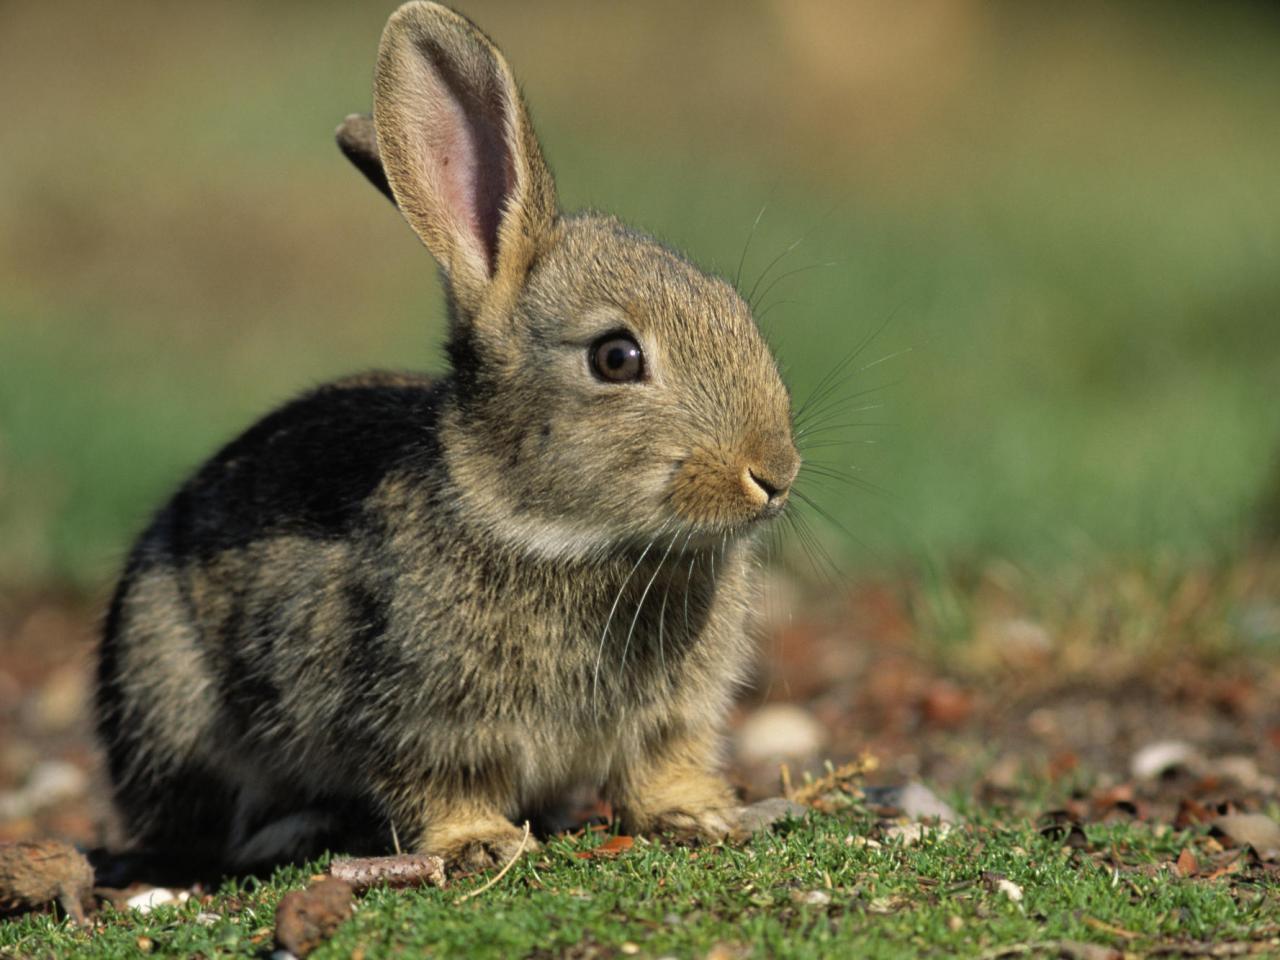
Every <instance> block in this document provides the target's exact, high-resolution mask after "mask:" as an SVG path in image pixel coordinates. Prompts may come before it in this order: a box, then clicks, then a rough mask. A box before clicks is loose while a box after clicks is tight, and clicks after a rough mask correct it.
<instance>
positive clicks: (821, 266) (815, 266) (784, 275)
mask: <svg viewBox="0 0 1280 960" xmlns="http://www.w3.org/2000/svg"><path fill="white" fill-rule="evenodd" d="M838 266H840V264H839V263H838V262H837V261H834V260H829V261H827V262H825V263H810V264H806V265H805V266H803V267H796V268H795V269H794V270H788V271H787V272H786V273H780V274H778V275H777V276H776V277H774V278H773V280H771V281H770V282H769V285H768V286H767V287H765V288H764V289H763V290H761V291H760V299H761V300H763V299H764V298H765V297H767V296H768V295H769V292H770V291H771V290H772V289H773V288H774V287H776V286H777V285H778V284H780V283H781V282H782V281H783V280H786V279H787V278H788V277H794V276H795V275H796V274H798V273H807V272H808V271H810V270H820V269H824V268H827V269H829V268H831V267H838ZM751 303H752V307H751V309H752V310H753V311H754V310H755V300H754V298H753V299H752V301H751Z"/></svg>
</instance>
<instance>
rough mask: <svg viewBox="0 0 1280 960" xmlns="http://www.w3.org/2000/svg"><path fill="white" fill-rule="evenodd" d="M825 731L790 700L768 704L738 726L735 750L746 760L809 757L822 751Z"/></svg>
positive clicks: (757, 761)
mask: <svg viewBox="0 0 1280 960" xmlns="http://www.w3.org/2000/svg"><path fill="white" fill-rule="evenodd" d="M826 743H827V731H826V729H825V728H824V727H823V726H822V724H820V723H819V722H818V721H817V719H816V718H815V717H814V716H813V714H811V713H810V712H809V711H808V710H805V709H803V708H802V707H797V706H794V705H792V704H782V703H778V704H769V705H768V706H764V707H761V708H760V709H759V710H756V711H755V712H754V713H752V714H751V715H750V716H749V717H747V719H746V720H745V721H744V722H743V723H742V726H741V727H739V728H738V736H737V752H738V756H739V758H741V759H742V761H743V762H745V763H764V762H769V761H778V760H788V759H797V758H801V757H812V756H815V755H817V754H819V753H821V752H822V749H823V748H824V747H825V746H826Z"/></svg>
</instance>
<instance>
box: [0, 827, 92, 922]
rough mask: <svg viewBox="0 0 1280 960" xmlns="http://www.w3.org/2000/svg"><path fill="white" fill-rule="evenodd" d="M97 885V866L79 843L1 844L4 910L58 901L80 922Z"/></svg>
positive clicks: (0, 896) (0, 901)
mask: <svg viewBox="0 0 1280 960" xmlns="http://www.w3.org/2000/svg"><path fill="white" fill-rule="evenodd" d="M92 889H93V868H92V867H91V866H89V861H88V860H86V859H85V858H84V855H83V854H81V853H80V852H79V851H78V850H76V848H75V847H73V846H71V845H70V844H67V843H61V842H59V841H57V840H28V841H23V842H21V843H6V844H3V845H0V910H4V911H20V910H35V909H38V908H40V907H43V906H45V905H46V904H48V903H51V902H54V901H56V902H57V903H58V904H59V905H60V906H61V907H62V909H63V910H65V911H66V912H67V915H68V916H70V917H71V919H72V920H74V921H75V922H76V923H77V924H79V925H81V926H83V925H84V923H85V916H84V907H83V905H82V902H83V900H84V898H85V897H86V896H88V894H89V891H90V890H92Z"/></svg>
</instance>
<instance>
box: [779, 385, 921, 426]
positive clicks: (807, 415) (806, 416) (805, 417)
mask: <svg viewBox="0 0 1280 960" xmlns="http://www.w3.org/2000/svg"><path fill="white" fill-rule="evenodd" d="M904 382H905V379H898V380H891V381H889V382H888V383H882V384H879V385H877V386H874V387H867V388H866V389H865V390H859V391H857V392H856V393H850V394H847V395H845V396H840V395H839V394H834V395H831V396H828V397H825V398H824V399H823V400H822V402H820V403H818V404H817V405H816V406H812V407H810V406H807V405H806V407H805V408H802V409H801V410H800V411H799V412H798V413H797V414H796V415H795V417H793V418H792V422H793V423H794V424H795V426H796V427H798V428H799V427H803V426H804V425H806V424H810V423H811V418H814V417H818V418H821V416H822V415H823V414H824V413H825V412H826V411H827V410H830V409H831V408H832V407H833V406H835V405H836V404H841V403H852V402H853V401H854V400H861V399H862V398H863V397H869V396H871V394H873V393H879V392H880V391H881V390H888V389H890V388H891V387H898V386H901V385H902V384H903V383H904ZM810 399H812V398H810Z"/></svg>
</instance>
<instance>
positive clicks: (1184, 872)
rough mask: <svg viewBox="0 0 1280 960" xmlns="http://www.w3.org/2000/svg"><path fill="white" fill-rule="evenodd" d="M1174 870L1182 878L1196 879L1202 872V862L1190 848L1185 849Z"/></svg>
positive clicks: (1179, 856)
mask: <svg viewBox="0 0 1280 960" xmlns="http://www.w3.org/2000/svg"><path fill="white" fill-rule="evenodd" d="M1173 868H1174V870H1176V871H1177V874H1178V876H1180V877H1194V876H1195V875H1196V874H1197V873H1199V872H1200V861H1199V860H1197V859H1196V855H1195V854H1194V853H1193V852H1192V851H1191V849H1190V848H1187V847H1184V848H1183V850H1182V852H1181V853H1180V854H1178V859H1177V861H1176V862H1175V863H1174V865H1173Z"/></svg>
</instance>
